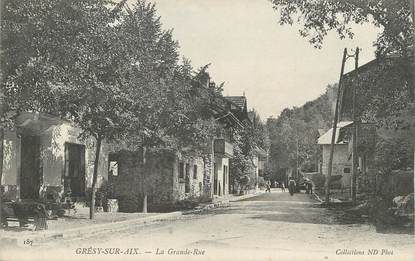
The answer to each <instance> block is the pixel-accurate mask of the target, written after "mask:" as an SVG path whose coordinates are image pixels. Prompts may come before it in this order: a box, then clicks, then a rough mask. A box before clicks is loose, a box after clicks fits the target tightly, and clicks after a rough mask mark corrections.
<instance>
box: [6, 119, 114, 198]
mask: <svg viewBox="0 0 415 261" xmlns="http://www.w3.org/2000/svg"><path fill="white" fill-rule="evenodd" d="M80 132H81V130H80V129H79V128H76V127H74V126H73V125H72V124H70V123H69V122H67V121H63V120H61V119H59V118H58V117H54V116H51V115H47V114H41V113H21V114H20V115H19V116H18V117H17V118H16V130H14V131H5V138H4V141H3V149H4V150H3V155H4V156H3V175H2V181H1V184H2V186H3V189H4V193H5V197H6V199H9V200H18V199H22V200H37V199H39V197H40V196H41V194H42V192H43V193H44V192H47V191H48V190H49V189H53V190H55V191H56V190H57V191H59V192H60V193H64V192H66V193H67V194H68V195H69V194H70V195H71V197H73V198H74V199H77V200H85V199H86V196H87V190H88V188H90V187H91V186H92V175H93V167H94V166H93V163H94V157H95V143H94V141H93V140H92V139H84V140H81V139H80V138H79V134H80ZM106 155H108V152H107V147H106V145H105V144H104V145H103V146H102V151H101V159H100V161H99V166H98V184H102V183H104V182H105V180H107V178H108V167H107V164H108V163H107V161H106V159H107V156H106Z"/></svg>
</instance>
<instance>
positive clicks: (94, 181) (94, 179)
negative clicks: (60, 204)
mask: <svg viewBox="0 0 415 261" xmlns="http://www.w3.org/2000/svg"><path fill="white" fill-rule="evenodd" d="M101 141H102V138H101V137H100V136H98V137H97V144H96V148H95V160H94V174H93V176H92V191H91V202H90V206H89V218H90V219H94V214H95V192H96V186H97V178H98V163H99V153H100V151H101Z"/></svg>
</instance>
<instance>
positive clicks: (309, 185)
mask: <svg viewBox="0 0 415 261" xmlns="http://www.w3.org/2000/svg"><path fill="white" fill-rule="evenodd" d="M306 186H307V190H308V193H310V194H313V183H311V180H307V185H306Z"/></svg>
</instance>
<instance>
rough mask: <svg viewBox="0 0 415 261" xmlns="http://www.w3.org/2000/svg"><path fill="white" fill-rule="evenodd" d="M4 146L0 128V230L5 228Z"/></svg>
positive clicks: (2, 129) (0, 127)
mask: <svg viewBox="0 0 415 261" xmlns="http://www.w3.org/2000/svg"><path fill="white" fill-rule="evenodd" d="M3 144H4V128H3V126H0V228H2V227H3V225H2V220H3V219H2V215H3V211H2V210H3V187H2V179H3V158H4V154H3Z"/></svg>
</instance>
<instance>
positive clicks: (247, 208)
mask: <svg viewBox="0 0 415 261" xmlns="http://www.w3.org/2000/svg"><path fill="white" fill-rule="evenodd" d="M413 247H414V238H413V235H407V234H381V233H376V231H375V228H374V227H373V226H370V225H369V224H367V223H365V222H363V223H362V222H360V223H359V222H356V221H352V220H349V219H348V218H347V217H346V216H345V215H344V212H342V211H340V210H329V209H326V208H321V207H319V206H318V202H317V201H316V200H315V199H314V198H312V197H311V196H309V195H307V194H304V193H299V194H294V196H290V195H289V193H288V192H285V193H283V192H280V190H279V189H278V191H277V190H273V191H272V193H262V194H260V195H258V196H255V197H252V198H249V199H245V200H243V201H239V202H233V203H231V206H230V207H228V208H219V209H215V210H210V211H208V212H207V213H204V214H200V215H186V216H184V218H182V219H178V220H175V221H172V222H160V223H157V224H156V225H148V226H144V227H131V229H129V230H128V231H120V232H114V233H108V234H105V235H99V236H95V237H90V238H85V237H82V239H80V240H72V241H64V240H63V239H56V241H54V242H50V243H47V244H46V245H40V246H34V247H31V248H29V247H27V248H26V249H24V248H23V249H20V251H18V253H20V254H22V256H25V257H30V260H35V259H34V258H35V257H37V259H36V260H42V259H43V258H45V255H51V256H55V257H58V256H59V257H60V259H61V260H78V259H88V260H89V259H91V260H92V259H95V258H97V257H98V256H99V258H100V259H104V260H114V259H118V258H120V259H121V258H122V259H123V260H124V259H131V260H154V259H158V258H169V259H174V260H205V259H207V260H220V259H218V257H223V259H224V260H236V259H239V260H259V259H258V258H261V260H286V259H287V258H288V257H290V258H296V259H295V260H297V259H300V260H325V259H327V260H349V259H354V260H356V258H358V260H365V259H370V258H373V256H372V255H369V253H368V250H369V249H375V250H378V251H379V252H377V260H397V259H399V260H413V258H414V256H413ZM88 248H89V250H88ZM106 248H107V249H106ZM109 248H110V249H109ZM98 249H100V250H98ZM186 249H187V252H186ZM195 249H196V250H195ZM12 251H15V250H12ZM27 251H30V253H32V254H31V255H27V253H28V252H27ZM98 251H99V252H101V253H100V254H98ZM104 251H107V252H106V253H104ZM118 251H119V253H117V252H118ZM174 251H182V252H174ZM362 251H363V252H362ZM55 252H56V255H55ZM94 252H95V253H94ZM109 252H111V254H109ZM121 252H122V254H121ZM14 253H15V255H16V253H17V252H14ZM87 253H89V254H87ZM362 253H363V254H362ZM5 254H6V253H5ZM375 254H376V252H375ZM356 255H359V256H358V257H357V256H356ZM6 256H7V255H6ZM15 257H16V258H17V259H16V260H20V259H19V256H15Z"/></svg>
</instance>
